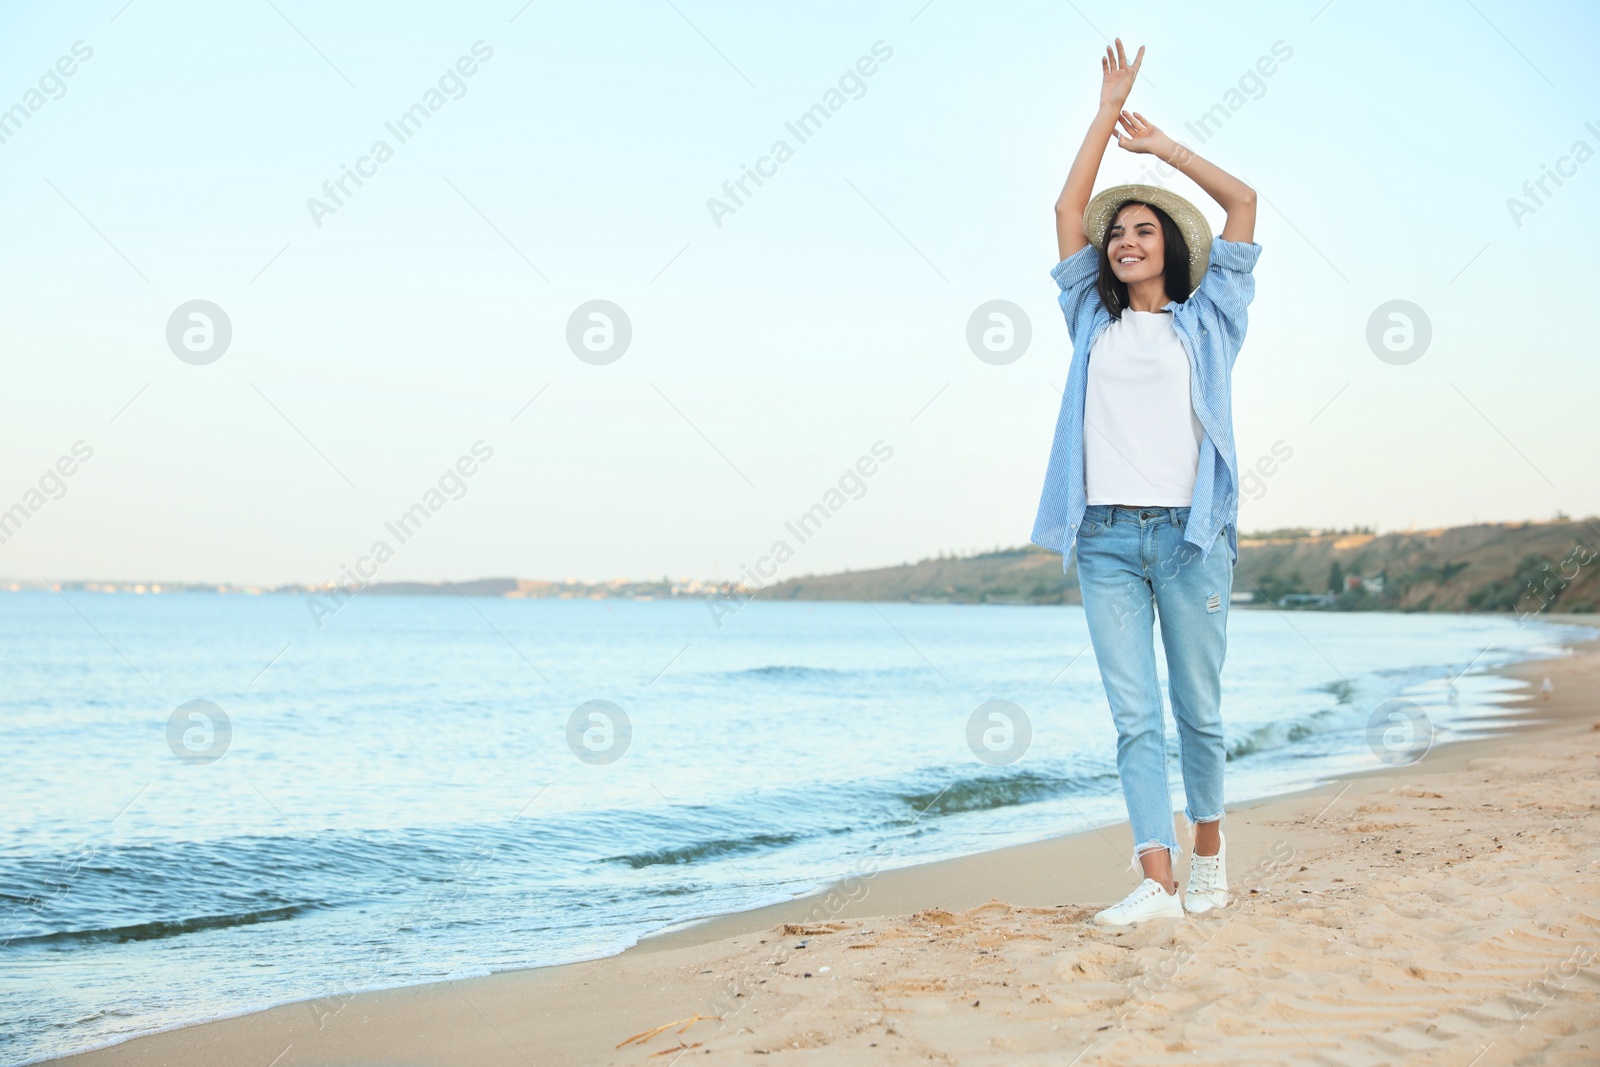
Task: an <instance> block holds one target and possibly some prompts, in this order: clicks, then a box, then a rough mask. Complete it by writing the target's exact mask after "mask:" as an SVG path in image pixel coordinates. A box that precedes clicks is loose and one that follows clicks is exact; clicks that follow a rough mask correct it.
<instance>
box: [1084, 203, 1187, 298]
mask: <svg viewBox="0 0 1600 1067" xmlns="http://www.w3.org/2000/svg"><path fill="white" fill-rule="evenodd" d="M1128 200H1138V201H1140V202H1142V203H1146V204H1153V205H1155V206H1156V207H1158V208H1160V209H1161V210H1162V211H1165V212H1166V213H1167V214H1168V215H1170V216H1172V221H1173V222H1174V223H1176V224H1177V227H1178V232H1179V233H1181V234H1183V239H1184V241H1185V242H1187V243H1188V245H1189V289H1190V291H1193V290H1195V289H1198V288H1199V287H1200V280H1201V279H1202V278H1204V277H1205V276H1206V267H1208V266H1209V265H1210V263H1211V224H1210V223H1209V222H1207V221H1206V217H1205V216H1204V215H1202V214H1200V209H1199V208H1197V207H1195V206H1194V205H1193V204H1191V203H1190V202H1189V201H1187V200H1185V199H1184V198H1183V197H1181V196H1179V195H1178V194H1177V193H1175V192H1173V191H1172V190H1171V189H1163V188H1162V187H1161V186H1159V185H1139V184H1131V185H1113V186H1110V187H1109V188H1106V189H1102V190H1100V192H1098V193H1096V194H1095V195H1094V197H1093V198H1091V199H1090V201H1089V206H1088V207H1087V208H1085V209H1084V212H1083V235H1084V236H1085V237H1087V238H1088V239H1089V243H1090V244H1092V245H1094V246H1095V247H1096V248H1099V247H1100V246H1101V245H1102V244H1103V243H1104V241H1105V236H1106V230H1107V229H1109V228H1110V226H1111V222H1112V218H1113V216H1114V215H1115V214H1116V211H1117V208H1118V207H1120V206H1121V205H1122V204H1123V203H1124V202H1126V201H1128Z"/></svg>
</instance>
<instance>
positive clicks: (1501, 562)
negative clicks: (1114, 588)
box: [756, 518, 1600, 613]
mask: <svg viewBox="0 0 1600 1067" xmlns="http://www.w3.org/2000/svg"><path fill="white" fill-rule="evenodd" d="M1597 574H1600V518H1590V519H1584V520H1579V521H1560V522H1546V523H1533V522H1525V523H1487V524H1483V525H1478V526H1458V527H1454V528H1451V529H1438V530H1419V531H1411V532H1405V533H1388V534H1372V533H1349V532H1339V533H1325V534H1314V533H1311V532H1308V531H1277V532H1274V533H1272V534H1269V535H1261V536H1245V537H1241V538H1240V539H1239V561H1238V563H1237V565H1236V566H1235V567H1234V585H1233V588H1234V592H1235V593H1236V594H1239V593H1249V594H1251V596H1252V598H1253V600H1255V601H1256V602H1258V603H1263V604H1264V603H1266V602H1268V601H1271V602H1274V603H1276V602H1278V601H1279V599H1280V598H1281V597H1283V596H1285V595H1287V594H1296V593H1299V594H1306V593H1328V592H1330V589H1331V588H1332V584H1333V583H1336V582H1337V583H1338V584H1339V585H1340V587H1341V591H1340V592H1339V593H1338V595H1337V598H1336V599H1335V600H1334V601H1333V603H1331V604H1327V605H1302V606H1305V607H1316V608H1319V609H1321V610H1327V609H1328V608H1333V609H1336V610H1345V611H1358V610H1389V611H1519V612H1531V611H1554V610H1560V611H1566V612H1574V613H1583V612H1593V611H1595V610H1597V607H1600V579H1597V577H1596V575H1597ZM1352 578H1353V579H1354V581H1353V582H1352V581H1350V580H1351V579H1352ZM1346 586H1354V587H1353V588H1346ZM756 595H757V597H758V598H760V599H772V600H859V599H861V598H862V597H866V598H867V599H869V600H909V601H927V602H936V603H937V602H955V603H967V604H984V603H988V604H1019V603H1020V604H1076V603H1081V598H1080V597H1079V594H1078V575H1077V567H1076V561H1074V564H1073V566H1072V567H1071V568H1069V569H1068V570H1067V572H1066V573H1065V574H1063V573H1062V570H1061V557H1060V556H1058V555H1056V554H1055V553H1053V552H1046V551H1045V550H1043V549H1040V548H1035V547H1033V546H1031V545H1030V546H1027V547H1023V548H1016V549H1010V550H1007V551H1001V552H987V553H983V554H981V555H977V556H967V557H960V558H954V557H953V558H949V559H925V560H922V561H921V562H920V563H914V564H909V565H906V566H899V567H885V568H882V569H880V570H870V571H849V572H847V573H845V574H831V575H814V576H805V577H801V578H794V579H791V580H789V581H786V582H782V583H779V584H776V585H772V586H769V587H768V588H766V589H763V590H761V591H760V592H758V593H757V594H756Z"/></svg>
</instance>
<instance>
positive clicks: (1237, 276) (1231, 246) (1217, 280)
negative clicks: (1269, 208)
mask: <svg viewBox="0 0 1600 1067" xmlns="http://www.w3.org/2000/svg"><path fill="white" fill-rule="evenodd" d="M1260 256H1261V246H1260V245H1258V244H1256V243H1254V242H1252V241H1224V240H1223V239H1222V238H1220V237H1216V238H1213V239H1212V241H1211V262H1210V264H1209V265H1207V267H1206V273H1205V276H1204V277H1203V278H1201V279H1200V287H1199V288H1198V289H1196V290H1195V291H1194V295H1193V296H1191V297H1190V298H1189V300H1190V302H1192V303H1193V304H1194V305H1195V306H1196V309H1197V310H1198V311H1199V312H1200V315H1201V320H1202V322H1205V323H1207V325H1208V326H1210V325H1214V326H1215V327H1216V328H1217V329H1219V330H1221V331H1222V333H1221V336H1223V337H1224V338H1225V339H1226V340H1227V343H1228V356H1229V364H1230V365H1231V364H1232V362H1233V358H1234V357H1236V356H1237V355H1238V354H1239V348H1240V346H1241V345H1243V344H1244V335H1245V327H1246V325H1247V322H1248V316H1247V313H1246V310H1245V309H1246V308H1248V307H1249V306H1250V302H1251V301H1252V300H1254V299H1255V296H1256V278H1255V274H1254V273H1253V272H1254V270H1255V266H1256V260H1257V259H1259V258H1260Z"/></svg>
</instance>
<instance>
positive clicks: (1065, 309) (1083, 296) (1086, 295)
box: [1050, 245, 1100, 340]
mask: <svg viewBox="0 0 1600 1067" xmlns="http://www.w3.org/2000/svg"><path fill="white" fill-rule="evenodd" d="M1099 276H1100V250H1099V249H1098V248H1096V247H1095V246H1094V245H1084V246H1083V247H1082V248H1080V249H1078V250H1077V251H1076V252H1074V253H1072V255H1070V256H1068V257H1067V258H1066V259H1063V260H1062V261H1061V262H1060V263H1057V264H1056V265H1055V266H1054V267H1052V268H1050V277H1052V278H1054V279H1055V280H1056V284H1057V285H1059V286H1060V287H1061V295H1060V296H1059V297H1058V298H1057V300H1058V302H1059V303H1060V304H1061V313H1062V314H1063V315H1065V316H1066V317H1067V334H1068V336H1070V337H1072V339H1073V340H1077V337H1078V328H1079V326H1080V325H1082V324H1083V323H1084V322H1086V321H1087V320H1088V318H1089V317H1091V316H1092V315H1093V311H1094V308H1095V307H1096V306H1098V304H1099V301H1100V293H1099V291H1098V290H1097V289H1096V288H1095V280H1096V279H1097V278H1099Z"/></svg>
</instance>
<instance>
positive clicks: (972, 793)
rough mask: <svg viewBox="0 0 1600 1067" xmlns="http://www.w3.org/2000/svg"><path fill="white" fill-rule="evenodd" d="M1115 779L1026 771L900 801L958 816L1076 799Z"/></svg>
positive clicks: (907, 795)
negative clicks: (1088, 789)
mask: <svg viewBox="0 0 1600 1067" xmlns="http://www.w3.org/2000/svg"><path fill="white" fill-rule="evenodd" d="M1115 777H1116V775H1114V774H1094V775H1067V776H1064V777H1057V776H1052V775H1043V774H1038V773H1035V772H1032V771H1024V772H1021V773H1018V774H1010V775H997V776H991V777H986V778H966V779H962V780H960V781H957V782H954V783H952V784H951V785H948V786H946V787H944V788H943V789H940V790H938V791H937V792H933V793H927V792H920V793H904V794H901V795H900V798H899V799H900V800H901V801H903V802H904V803H905V804H907V805H908V806H910V807H912V808H914V809H916V810H917V811H918V812H932V813H933V814H935V815H955V814H959V813H960V812H965V811H988V810H990V809H993V808H1010V807H1017V806H1019V805H1022V804H1034V803H1037V802H1039V801H1042V800H1053V799H1056V798H1058V797H1063V796H1074V795H1076V794H1077V793H1079V792H1081V791H1082V788H1083V787H1084V786H1087V785H1089V784H1090V783H1091V782H1094V781H1099V780H1103V779H1112V778H1115Z"/></svg>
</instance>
